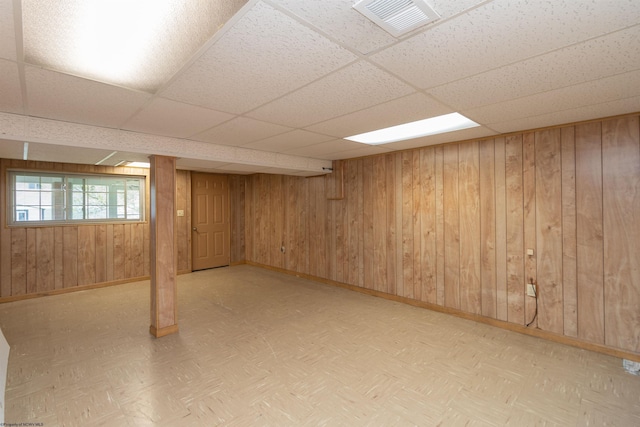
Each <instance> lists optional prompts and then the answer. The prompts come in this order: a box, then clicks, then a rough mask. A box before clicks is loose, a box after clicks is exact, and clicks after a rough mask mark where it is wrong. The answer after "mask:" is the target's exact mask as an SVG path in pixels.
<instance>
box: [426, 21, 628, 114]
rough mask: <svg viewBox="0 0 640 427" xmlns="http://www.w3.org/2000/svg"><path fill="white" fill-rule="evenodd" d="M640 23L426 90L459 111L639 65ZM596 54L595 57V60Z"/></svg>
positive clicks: (623, 70) (624, 70)
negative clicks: (595, 59)
mask: <svg viewBox="0 0 640 427" xmlns="http://www.w3.org/2000/svg"><path fill="white" fill-rule="evenodd" d="M638 40H640V25H637V26H635V27H631V28H629V29H626V30H623V31H619V32H617V33H613V34H609V35H607V36H603V37H599V38H596V39H592V40H589V41H586V42H584V43H580V44H577V45H574V46H570V47H567V48H564V49H560V50H557V51H555V52H551V53H548V54H545V55H541V56H538V57H535V58H531V59H528V60H525V61H522V62H518V63H516V64H512V65H508V66H505V67H502V68H498V69H495V70H491V71H487V72H485V73H482V74H478V75H475V76H473V77H469V78H466V79H463V80H458V81H456V82H453V83H449V84H446V85H443V86H439V87H437V88H434V89H431V90H429V93H431V94H432V95H433V96H434V97H436V98H437V99H439V100H441V101H442V102H444V103H446V104H448V105H453V106H455V107H456V108H457V109H458V111H460V110H462V109H469V108H473V107H478V106H481V105H489V104H493V103H496V102H502V101H507V100H510V99H514V98H520V97H523V96H527V95H531V94H535V93H538V92H545V91H548V90H553V89H557V88H561V87H564V86H569V85H574V84H577V83H582V82H586V81H591V80H595V79H600V78H605V77H607V76H611V75H615V74H620V73H625V72H627V71H631V70H636V69H640V43H638ZM594 58H598V59H597V61H594Z"/></svg>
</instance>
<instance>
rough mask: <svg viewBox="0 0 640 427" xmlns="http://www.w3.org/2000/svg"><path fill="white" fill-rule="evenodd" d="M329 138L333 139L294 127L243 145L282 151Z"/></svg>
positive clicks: (329, 137) (330, 137) (277, 151)
mask: <svg viewBox="0 0 640 427" xmlns="http://www.w3.org/2000/svg"><path fill="white" fill-rule="evenodd" d="M330 139H333V137H332V136H327V135H321V134H319V133H315V132H308V131H305V130H299V129H296V130H294V131H291V132H287V133H283V134H281V135H276V136H272V137H271V138H266V139H261V140H260V141H256V142H252V143H250V144H246V145H243V147H244V148H253V149H255V150H263V151H274V152H276V153H282V152H283V151H287V150H292V149H294V148H301V147H306V146H307V145H311V144H317V143H318V142H324V141H328V140H330Z"/></svg>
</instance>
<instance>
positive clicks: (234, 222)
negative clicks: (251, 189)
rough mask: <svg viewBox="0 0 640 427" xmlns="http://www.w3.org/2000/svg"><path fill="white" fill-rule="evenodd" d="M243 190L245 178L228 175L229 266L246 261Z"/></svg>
mask: <svg viewBox="0 0 640 427" xmlns="http://www.w3.org/2000/svg"><path fill="white" fill-rule="evenodd" d="M245 188H246V177H245V176H243V175H229V199H230V200H229V210H230V221H231V248H230V249H231V251H230V256H231V264H232V265H233V264H238V263H241V262H244V261H245V260H246V259H247V256H246V253H245V251H246V246H245V243H246V242H245V228H244V227H245V214H244V212H245Z"/></svg>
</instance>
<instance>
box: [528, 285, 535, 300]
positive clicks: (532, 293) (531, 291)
mask: <svg viewBox="0 0 640 427" xmlns="http://www.w3.org/2000/svg"><path fill="white" fill-rule="evenodd" d="M527 296H529V297H535V296H536V285H534V284H533V283H527Z"/></svg>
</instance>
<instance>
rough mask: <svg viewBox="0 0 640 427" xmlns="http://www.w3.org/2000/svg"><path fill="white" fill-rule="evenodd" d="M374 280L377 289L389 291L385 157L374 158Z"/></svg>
mask: <svg viewBox="0 0 640 427" xmlns="http://www.w3.org/2000/svg"><path fill="white" fill-rule="evenodd" d="M373 168H374V171H373V173H374V178H373V179H374V190H373V257H374V262H373V281H374V289H375V290H376V291H381V292H387V224H388V222H387V213H388V212H387V210H388V207H387V175H386V167H385V157H384V156H379V157H375V158H374V159H373Z"/></svg>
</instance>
